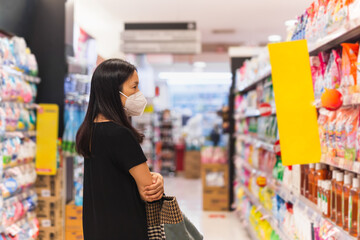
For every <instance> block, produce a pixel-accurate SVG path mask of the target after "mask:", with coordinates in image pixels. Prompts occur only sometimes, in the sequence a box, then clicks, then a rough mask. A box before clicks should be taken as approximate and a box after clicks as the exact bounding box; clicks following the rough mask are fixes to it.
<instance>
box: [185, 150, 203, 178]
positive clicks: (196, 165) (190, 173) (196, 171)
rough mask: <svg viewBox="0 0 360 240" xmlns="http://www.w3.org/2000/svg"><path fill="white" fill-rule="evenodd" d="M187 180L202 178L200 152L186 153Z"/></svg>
mask: <svg viewBox="0 0 360 240" xmlns="http://www.w3.org/2000/svg"><path fill="white" fill-rule="evenodd" d="M184 163H185V164H184V165H185V178H200V176H201V175H200V174H201V155H200V151H186V153H185V161H184Z"/></svg>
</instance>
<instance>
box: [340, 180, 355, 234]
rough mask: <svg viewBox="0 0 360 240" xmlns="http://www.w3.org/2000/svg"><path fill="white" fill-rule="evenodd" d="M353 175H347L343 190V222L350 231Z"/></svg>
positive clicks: (344, 226)
mask: <svg viewBox="0 0 360 240" xmlns="http://www.w3.org/2000/svg"><path fill="white" fill-rule="evenodd" d="M351 181H352V175H351V174H347V175H345V180H344V186H343V192H342V199H341V200H342V201H341V205H342V224H343V229H344V230H345V231H349V197H350V191H351V187H352V186H351Z"/></svg>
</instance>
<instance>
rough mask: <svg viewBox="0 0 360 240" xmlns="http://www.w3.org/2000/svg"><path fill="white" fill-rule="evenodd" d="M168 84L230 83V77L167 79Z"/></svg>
mask: <svg viewBox="0 0 360 240" xmlns="http://www.w3.org/2000/svg"><path fill="white" fill-rule="evenodd" d="M166 82H167V83H168V84H169V85H186V86H188V85H228V86H230V85H231V79H210V80H204V79H196V78H193V79H187V80H186V81H184V80H181V79H168V80H167V81H166Z"/></svg>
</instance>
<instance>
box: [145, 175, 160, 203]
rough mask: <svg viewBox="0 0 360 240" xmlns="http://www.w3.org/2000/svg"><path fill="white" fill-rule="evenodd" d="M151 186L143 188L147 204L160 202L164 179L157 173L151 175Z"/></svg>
mask: <svg viewBox="0 0 360 240" xmlns="http://www.w3.org/2000/svg"><path fill="white" fill-rule="evenodd" d="M151 176H152V180H153V184H152V185H150V186H147V187H145V196H146V199H147V201H148V202H153V201H157V200H160V199H161V198H162V197H163V195H164V178H163V176H161V174H159V173H153V172H152V173H151Z"/></svg>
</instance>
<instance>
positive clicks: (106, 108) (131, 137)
mask: <svg viewBox="0 0 360 240" xmlns="http://www.w3.org/2000/svg"><path fill="white" fill-rule="evenodd" d="M138 86H139V77H138V74H137V71H136V68H135V67H134V66H133V65H131V64H130V63H128V62H125V61H122V60H120V59H110V60H107V61H105V62H103V63H101V64H100V65H99V66H98V67H97V68H96V70H95V72H94V74H93V77H92V82H91V91H90V101H89V107H88V110H87V113H86V116H85V120H84V122H83V123H82V125H81V127H80V129H79V131H78V133H77V136H76V147H77V151H78V153H79V154H81V155H82V156H84V157H85V168H84V207H83V230H84V239H85V240H104V239H109V240H115V239H123V240H125V239H126V240H145V239H148V236H147V224H146V213H145V205H144V201H148V202H152V201H156V200H159V199H161V197H162V196H163V193H164V185H163V178H162V176H161V175H160V174H155V173H150V171H149V168H148V166H147V164H146V158H145V156H144V153H143V152H142V149H141V147H140V144H139V143H141V142H142V140H143V138H144V136H143V135H142V134H140V133H138V132H137V131H136V130H135V129H134V128H133V127H132V126H131V123H130V122H129V116H140V115H141V114H142V113H143V111H144V109H145V106H146V99H145V97H144V96H143V95H142V93H141V92H140V91H139V87H138Z"/></svg>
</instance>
